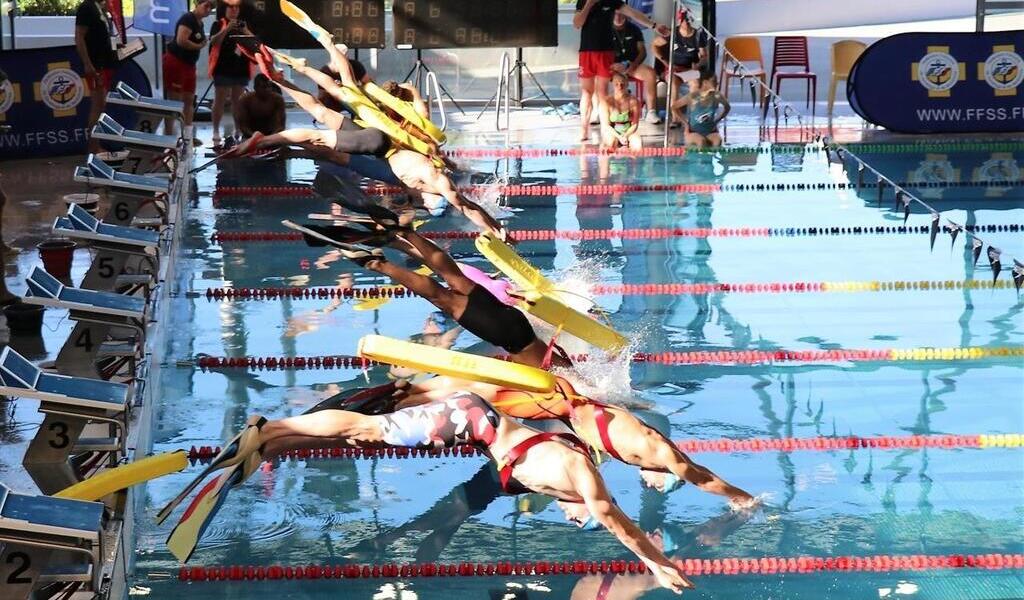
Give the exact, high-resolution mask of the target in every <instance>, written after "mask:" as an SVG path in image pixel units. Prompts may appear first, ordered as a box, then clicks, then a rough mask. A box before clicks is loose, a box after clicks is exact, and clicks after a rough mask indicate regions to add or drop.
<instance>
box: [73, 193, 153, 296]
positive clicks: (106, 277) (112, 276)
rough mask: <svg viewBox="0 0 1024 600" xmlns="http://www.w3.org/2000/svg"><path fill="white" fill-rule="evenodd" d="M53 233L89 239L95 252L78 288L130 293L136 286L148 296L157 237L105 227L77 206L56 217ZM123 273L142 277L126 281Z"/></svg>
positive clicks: (114, 226) (130, 229)
mask: <svg viewBox="0 0 1024 600" xmlns="http://www.w3.org/2000/svg"><path fill="white" fill-rule="evenodd" d="M53 232H54V233H56V234H59V235H62V236H64V237H68V238H72V239H80V240H88V241H89V242H90V243H91V244H92V247H93V248H94V249H95V250H96V256H95V258H94V259H93V263H92V266H91V267H90V268H89V271H88V272H87V273H86V275H85V278H84V279H83V280H82V284H81V287H82V288H84V289H89V290H104V291H113V292H117V293H126V292H128V293H130V292H132V291H134V288H136V287H137V286H138V285H142V286H144V287H143V288H142V289H143V290H144V291H145V292H146V293H147V294H148V292H149V284H150V283H151V282H152V279H153V274H154V273H156V271H157V261H158V250H159V247H160V234H159V233H157V232H156V231H152V230H150V229H138V228H135V227H125V226H123V225H108V224H107V223H104V222H103V221H100V220H99V219H97V218H96V217H94V216H92V215H91V214H89V211H87V210H85V209H84V208H82V207H81V206H78V205H77V204H72V205H71V206H69V207H68V213H67V216H64V217H57V218H56V219H55V220H54V222H53ZM124 274H128V275H137V276H144V277H142V278H138V277H136V278H134V279H133V280H132V281H129V279H131V278H126V277H125V276H124Z"/></svg>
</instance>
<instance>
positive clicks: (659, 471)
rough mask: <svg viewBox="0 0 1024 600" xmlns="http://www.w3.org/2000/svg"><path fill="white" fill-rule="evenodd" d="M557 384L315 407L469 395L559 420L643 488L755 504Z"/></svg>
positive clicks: (616, 410)
mask: <svg viewBox="0 0 1024 600" xmlns="http://www.w3.org/2000/svg"><path fill="white" fill-rule="evenodd" d="M556 379H557V387H556V389H555V391H554V392H551V393H548V394H541V393H536V392H524V391H522V390H515V389H508V388H503V387H501V386H498V385H493V384H489V383H480V382H476V381H468V380H464V379H456V378H454V377H444V376H441V377H434V378H432V379H429V380H427V381H424V382H422V383H419V384H416V385H410V384H403V385H401V386H399V385H396V384H393V383H392V384H387V385H384V386H379V387H377V388H374V389H371V390H360V391H359V392H357V393H355V394H352V395H351V397H347V396H346V395H343V394H342V395H339V396H335V397H333V398H331V399H329V400H327V401H324V402H323V403H321V405H319V407H320V408H324V407H331V408H344V409H345V410H353V411H359V412H378V411H391V410H395V409H398V408H406V407H410V406H417V405H419V404H425V403H430V402H434V401H435V400H436V399H437V398H441V397H445V396H446V395H448V394H451V393H453V392H454V391H468V392H472V393H474V394H476V395H478V396H480V397H481V398H483V399H484V400H486V401H487V402H488V403H490V404H491V405H492V406H494V407H495V408H496V409H498V410H499V411H501V412H502V413H503V414H505V415H507V416H510V417H515V418H517V419H531V420H548V419H553V420H558V421H562V422H563V423H565V424H566V425H568V426H569V427H571V428H572V430H573V431H575V432H576V434H577V435H579V436H580V437H581V438H583V439H584V440H587V441H588V442H590V445H591V446H592V447H593V448H594V449H595V450H599V451H603V452H606V453H607V454H609V455H610V456H611V457H613V458H615V459H617V460H619V461H621V462H624V463H626V464H630V465H633V466H636V467H639V468H640V476H641V478H642V479H643V481H644V483H645V484H646V485H647V486H649V487H652V488H655V489H657V490H659V491H662V492H671V491H673V490H675V489H677V488H678V487H679V486H680V485H682V484H683V482H690V483H692V484H693V485H695V486H697V487H698V488H700V489H702V490H704V491H706V492H710V493H712V494H718V495H720V496H724V497H726V498H728V499H729V502H730V504H732V505H733V506H734V507H737V508H744V507H749V506H751V505H752V504H753V503H754V502H755V500H754V498H753V497H752V496H751V495H750V494H748V493H747V492H745V491H743V490H742V489H740V488H738V487H736V486H734V485H732V484H730V483H728V482H727V481H725V480H724V479H722V478H721V477H719V476H718V475H716V474H715V473H713V472H712V471H711V470H710V469H708V468H707V467H704V466H702V465H699V464H697V463H696V462H694V461H693V460H692V459H691V458H690V457H689V456H687V455H686V453H684V452H683V451H682V450H680V449H679V448H678V447H676V445H675V444H674V443H672V441H671V440H669V439H668V438H666V437H665V436H664V435H662V434H661V433H660V432H658V431H657V430H656V429H654V428H653V427H650V426H649V425H647V424H646V423H644V422H643V421H642V420H640V419H639V418H637V417H636V416H634V415H633V414H632V413H630V412H629V411H628V410H626V409H624V408H621V407H618V406H611V405H609V404H604V403H601V402H597V401H595V400H592V399H591V398H588V397H586V396H584V395H582V394H580V393H578V392H577V391H576V389H575V388H574V387H573V386H572V384H571V383H570V382H569V381H568V380H566V379H564V378H562V377H557V378H556ZM314 410H316V409H314ZM581 522H587V519H581Z"/></svg>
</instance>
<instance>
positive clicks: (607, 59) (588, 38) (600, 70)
mask: <svg viewBox="0 0 1024 600" xmlns="http://www.w3.org/2000/svg"><path fill="white" fill-rule="evenodd" d="M617 12H621V13H623V14H625V15H626V16H627V17H629V18H631V19H633V20H634V21H637V22H639V23H644V24H646V25H647V26H648V27H649V28H651V29H654V28H656V27H657V28H658V31H659V33H664V34H667V33H669V30H668V28H667V27H664V26H661V27H658V24H657V23H655V22H654V21H653V20H651V18H650V17H648V16H647V15H645V14H643V13H642V12H640V11H638V10H636V9H635V8H632V7H631V6H629V5H627V4H625V2H623V0H576V14H575V15H573V17H572V25H573V27H575V28H576V29H579V30H580V56H579V65H580V70H579V77H580V119H581V122H580V125H581V127H582V131H581V132H580V141H582V142H585V141H587V140H589V139H590V115H591V113H592V112H593V109H594V106H593V103H592V102H591V97H592V96H593V95H594V93H595V92H596V93H597V100H598V103H601V102H604V101H605V99H606V98H607V97H608V82H609V81H610V80H611V77H612V63H614V62H615V39H614V38H615V36H614V35H613V32H612V19H613V17H614V16H615V13H617ZM595 79H596V80H597V81H596V82H595V81H594V80H595Z"/></svg>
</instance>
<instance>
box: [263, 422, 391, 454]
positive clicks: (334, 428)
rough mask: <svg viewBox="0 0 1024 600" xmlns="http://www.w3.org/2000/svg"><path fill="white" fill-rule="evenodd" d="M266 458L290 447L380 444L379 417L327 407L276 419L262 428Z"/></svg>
mask: <svg viewBox="0 0 1024 600" xmlns="http://www.w3.org/2000/svg"><path fill="white" fill-rule="evenodd" d="M260 442H261V445H262V447H263V457H264V458H266V459H269V458H271V457H273V456H277V455H278V454H281V453H282V452H285V451H288V450H298V449H302V448H329V447H333V446H338V445H350V446H379V445H380V444H381V443H382V442H383V431H382V430H381V428H380V425H379V423H378V421H377V419H376V418H374V417H372V416H367V415H361V414H359V413H354V412H349V411H346V410H324V411H320V412H317V413H313V414H308V415H299V416H297V417H289V418H287V419H280V420H277V421H267V422H266V423H264V424H263V427H262V428H261V429H260Z"/></svg>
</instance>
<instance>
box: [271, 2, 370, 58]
mask: <svg viewBox="0 0 1024 600" xmlns="http://www.w3.org/2000/svg"><path fill="white" fill-rule="evenodd" d="M252 1H253V6H254V7H255V8H256V9H258V10H260V11H262V12H263V15H262V16H263V27H262V31H258V32H256V34H257V35H258V36H259V37H260V38H261V39H262V40H263V42H264V43H265V44H267V45H268V46H271V47H276V48H282V49H284V48H319V47H320V44H318V43H317V42H316V40H314V39H313V36H311V35H309V33H308V32H307V31H306V30H305V29H303V28H301V27H299V26H298V25H295V24H294V23H293V22H292V21H291V19H289V18H287V17H285V16H284V15H283V14H282V13H281V7H280V4H279V3H278V2H277V0H252ZM293 2H295V5H296V6H298V7H299V8H301V9H302V10H304V11H306V14H308V15H309V16H310V17H311V18H312V19H313V20H314V21H316V23H317V24H318V25H320V26H322V27H323V28H325V29H327V30H328V31H330V32H331V34H332V35H333V36H334V39H335V41H336V42H339V43H343V44H345V45H346V46H348V47H349V48H383V47H384V0H328V1H324V0H293Z"/></svg>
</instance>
